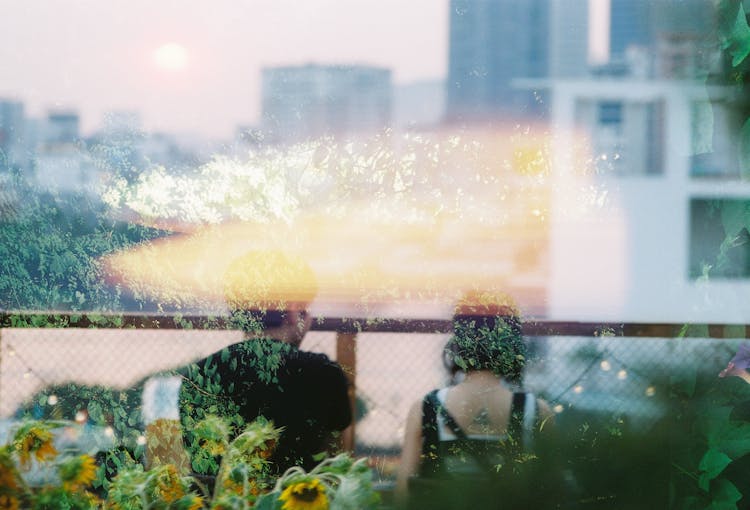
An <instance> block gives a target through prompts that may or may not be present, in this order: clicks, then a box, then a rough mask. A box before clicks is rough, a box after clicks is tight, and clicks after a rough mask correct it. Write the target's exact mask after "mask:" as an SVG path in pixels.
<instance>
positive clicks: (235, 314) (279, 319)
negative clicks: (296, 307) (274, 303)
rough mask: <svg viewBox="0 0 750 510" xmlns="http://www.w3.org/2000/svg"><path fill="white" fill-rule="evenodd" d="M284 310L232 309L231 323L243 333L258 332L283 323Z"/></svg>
mask: <svg viewBox="0 0 750 510" xmlns="http://www.w3.org/2000/svg"><path fill="white" fill-rule="evenodd" d="M285 318H286V310H232V312H231V314H230V321H231V323H232V325H233V326H234V327H236V328H238V329H241V330H242V331H244V332H245V333H258V332H261V331H263V330H264V329H267V328H277V327H279V326H281V325H282V324H284V319H285Z"/></svg>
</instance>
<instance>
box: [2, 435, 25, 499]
mask: <svg viewBox="0 0 750 510" xmlns="http://www.w3.org/2000/svg"><path fill="white" fill-rule="evenodd" d="M19 478H20V477H19V474H18V470H17V469H16V464H15V462H13V457H12V453H11V450H10V448H8V447H7V446H6V447H3V448H0V488H2V489H4V492H14V491H18V490H19V489H20V486H21V485H20V481H19ZM0 508H4V507H3V506H2V505H0Z"/></svg>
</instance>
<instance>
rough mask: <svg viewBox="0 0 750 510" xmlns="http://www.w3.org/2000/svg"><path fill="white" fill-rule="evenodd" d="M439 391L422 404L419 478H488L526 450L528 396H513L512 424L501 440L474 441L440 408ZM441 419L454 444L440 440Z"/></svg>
mask: <svg viewBox="0 0 750 510" xmlns="http://www.w3.org/2000/svg"><path fill="white" fill-rule="evenodd" d="M437 391H438V390H434V391H431V392H430V393H428V394H427V395H426V396H425V397H424V400H423V401H422V455H421V459H420V476H422V477H435V476H443V477H444V476H451V475H456V476H460V475H470V476H476V475H477V474H479V473H485V474H489V473H492V472H496V471H497V467H498V466H501V465H503V464H504V463H505V462H507V461H508V460H512V459H513V458H514V457H516V456H518V455H519V454H520V453H521V452H523V451H524V450H525V447H527V446H528V445H524V444H523V432H522V430H523V417H524V413H525V403H526V394H525V393H514V394H513V400H512V405H511V414H510V421H509V423H508V430H507V433H506V434H505V435H503V436H502V437H499V438H493V437H488V438H471V437H469V436H467V435H466V433H465V432H464V431H463V430H462V429H461V427H460V426H459V425H458V423H457V422H456V420H455V418H453V416H452V415H451V414H450V413H449V412H448V410H447V409H446V408H445V407H444V406H443V405H441V404H440V401H439V400H438V398H437ZM438 415H440V416H442V418H443V420H444V421H445V424H446V426H447V427H448V428H449V429H450V430H451V432H453V434H454V435H455V436H456V438H455V439H452V440H440V439H439V437H438V434H439V433H438V420H437V417H438Z"/></svg>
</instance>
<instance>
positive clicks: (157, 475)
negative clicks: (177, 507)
mask: <svg viewBox="0 0 750 510" xmlns="http://www.w3.org/2000/svg"><path fill="white" fill-rule="evenodd" d="M149 486H150V488H151V491H150V492H151V494H152V496H153V499H154V500H163V501H164V502H165V503H173V502H175V501H177V500H178V499H180V498H182V497H183V496H185V492H186V491H185V483H184V481H183V479H182V477H181V476H180V473H179V472H178V471H177V468H176V467H175V466H174V465H172V464H165V465H163V466H159V467H158V468H156V469H154V470H153V478H151V480H150V482H149Z"/></svg>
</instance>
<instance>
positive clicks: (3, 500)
mask: <svg viewBox="0 0 750 510" xmlns="http://www.w3.org/2000/svg"><path fill="white" fill-rule="evenodd" d="M18 508H19V502H18V498H17V497H15V496H12V495H9V494H3V495H0V510H18Z"/></svg>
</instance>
